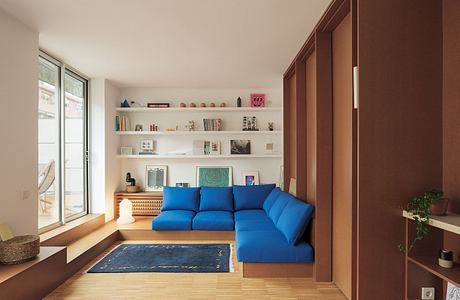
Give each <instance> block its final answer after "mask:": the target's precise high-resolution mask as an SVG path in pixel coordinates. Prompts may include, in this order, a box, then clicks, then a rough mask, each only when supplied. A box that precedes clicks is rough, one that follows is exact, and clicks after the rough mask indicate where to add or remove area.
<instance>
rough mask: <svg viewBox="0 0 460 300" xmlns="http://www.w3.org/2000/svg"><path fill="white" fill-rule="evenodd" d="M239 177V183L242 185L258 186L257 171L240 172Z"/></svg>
mask: <svg viewBox="0 0 460 300" xmlns="http://www.w3.org/2000/svg"><path fill="white" fill-rule="evenodd" d="M241 177H242V179H241V182H242V184H243V185H258V184H259V171H242V172H241Z"/></svg>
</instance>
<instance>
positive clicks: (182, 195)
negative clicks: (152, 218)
mask: <svg viewBox="0 0 460 300" xmlns="http://www.w3.org/2000/svg"><path fill="white" fill-rule="evenodd" d="M199 205H200V188H183V187H170V186H165V187H164V188H163V206H162V207H161V211H167V210H190V211H194V212H197V211H198V209H199Z"/></svg>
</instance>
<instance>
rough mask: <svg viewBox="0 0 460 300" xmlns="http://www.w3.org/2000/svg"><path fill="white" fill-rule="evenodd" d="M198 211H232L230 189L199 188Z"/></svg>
mask: <svg viewBox="0 0 460 300" xmlns="http://www.w3.org/2000/svg"><path fill="white" fill-rule="evenodd" d="M200 194H201V198H200V211H209V210H218V211H233V189H232V187H201V191H200Z"/></svg>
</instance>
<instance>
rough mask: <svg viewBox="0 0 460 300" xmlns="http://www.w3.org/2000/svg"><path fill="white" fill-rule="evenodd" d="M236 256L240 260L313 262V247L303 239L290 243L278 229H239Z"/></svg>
mask: <svg viewBox="0 0 460 300" xmlns="http://www.w3.org/2000/svg"><path fill="white" fill-rule="evenodd" d="M236 256H237V258H238V261H240V262H267V263H311V262H313V248H312V247H311V246H310V245H309V244H307V243H306V242H303V241H302V242H300V243H298V244H297V245H295V246H294V245H291V244H289V243H288V242H287V241H286V238H285V237H284V235H283V234H282V233H281V232H279V231H278V230H274V231H237V232H236Z"/></svg>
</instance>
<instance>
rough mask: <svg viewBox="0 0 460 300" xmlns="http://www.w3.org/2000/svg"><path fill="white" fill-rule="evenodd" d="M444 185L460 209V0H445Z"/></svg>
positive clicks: (459, 209) (457, 208)
mask: <svg viewBox="0 0 460 300" xmlns="http://www.w3.org/2000/svg"><path fill="white" fill-rule="evenodd" d="M443 36H444V38H443V43H444V44H443V52H444V53H443V67H444V68H443V72H444V80H443V125H444V126H443V128H444V129H443V130H444V132H443V152H444V153H443V156H444V166H443V189H444V192H445V194H446V196H448V197H450V198H451V200H452V202H451V210H452V211H454V212H456V213H460V155H459V154H460V117H459V112H460V85H459V84H458V80H459V77H460V1H458V0H444V1H443Z"/></svg>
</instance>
